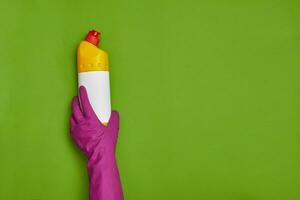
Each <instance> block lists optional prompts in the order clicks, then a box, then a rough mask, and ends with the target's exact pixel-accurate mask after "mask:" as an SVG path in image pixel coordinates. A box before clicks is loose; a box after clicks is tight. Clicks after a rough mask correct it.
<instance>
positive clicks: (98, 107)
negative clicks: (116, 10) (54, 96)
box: [77, 30, 111, 125]
mask: <svg viewBox="0 0 300 200" xmlns="http://www.w3.org/2000/svg"><path fill="white" fill-rule="evenodd" d="M99 36H100V33H99V32H97V31H95V30H92V31H89V33H88V34H87V36H86V37H85V40H84V41H81V42H80V44H79V47H78V49H77V70H78V86H79V87H80V86H84V87H85V88H86V90H87V93H88V97H89V100H90V103H91V105H92V107H93V109H94V112H95V113H96V115H97V117H98V119H99V120H100V121H101V123H103V124H105V125H107V123H108V121H109V118H110V114H111V103H110V84H109V68H108V54H107V53H106V52H105V51H103V50H101V49H99V48H98V44H99V41H100V40H99Z"/></svg>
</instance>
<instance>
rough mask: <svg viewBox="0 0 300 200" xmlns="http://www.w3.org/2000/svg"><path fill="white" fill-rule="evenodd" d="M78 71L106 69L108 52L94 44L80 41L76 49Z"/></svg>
mask: <svg viewBox="0 0 300 200" xmlns="http://www.w3.org/2000/svg"><path fill="white" fill-rule="evenodd" d="M77 70H78V73H79V72H90V71H108V54H107V53H106V52H105V51H103V50H101V49H99V48H98V47H96V46H95V45H93V44H91V43H89V42H87V41H82V42H80V44H79V47H78V49H77Z"/></svg>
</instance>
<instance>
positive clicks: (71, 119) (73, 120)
mask: <svg viewBox="0 0 300 200" xmlns="http://www.w3.org/2000/svg"><path fill="white" fill-rule="evenodd" d="M75 125H76V121H75V119H74V117H73V115H71V117H70V126H71V129H72V128H73V127H74V126H75Z"/></svg>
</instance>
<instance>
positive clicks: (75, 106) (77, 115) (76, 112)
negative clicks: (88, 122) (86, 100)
mask: <svg viewBox="0 0 300 200" xmlns="http://www.w3.org/2000/svg"><path fill="white" fill-rule="evenodd" d="M72 113H73V114H72V116H73V117H74V119H75V121H76V123H79V122H80V121H82V120H83V119H84V117H83V114H82V112H81V110H80V107H79V101H78V97H77V96H75V97H73V99H72Z"/></svg>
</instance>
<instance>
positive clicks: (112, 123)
mask: <svg viewBox="0 0 300 200" xmlns="http://www.w3.org/2000/svg"><path fill="white" fill-rule="evenodd" d="M108 127H110V128H113V129H117V130H118V129H119V113H118V111H115V110H114V111H112V112H111V115H110V119H109V122H108Z"/></svg>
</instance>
